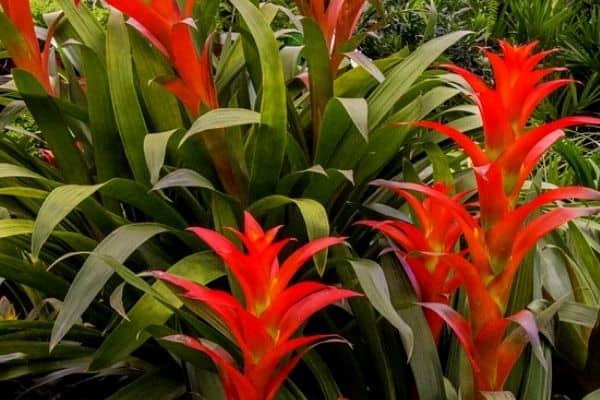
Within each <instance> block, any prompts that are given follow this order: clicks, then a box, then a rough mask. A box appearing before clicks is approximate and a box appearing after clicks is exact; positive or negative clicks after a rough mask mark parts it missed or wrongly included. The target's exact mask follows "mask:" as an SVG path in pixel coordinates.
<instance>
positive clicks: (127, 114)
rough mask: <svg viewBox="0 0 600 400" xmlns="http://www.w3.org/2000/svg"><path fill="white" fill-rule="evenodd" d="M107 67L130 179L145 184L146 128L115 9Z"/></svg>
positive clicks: (120, 18)
mask: <svg viewBox="0 0 600 400" xmlns="http://www.w3.org/2000/svg"><path fill="white" fill-rule="evenodd" d="M106 64H107V67H106V72H107V74H108V85H109V89H110V97H111V102H112V106H113V112H114V114H115V120H116V123H117V127H118V128H119V134H120V135H121V141H122V143H123V148H124V150H125V154H126V156H127V160H128V161H129V165H130V167H131V170H132V171H133V176H134V177H135V179H136V180H137V181H139V182H141V183H143V184H145V183H147V182H149V179H150V178H149V174H148V170H147V169H146V161H145V159H144V137H145V136H146V134H147V132H148V129H147V128H146V123H145V121H144V115H143V113H142V107H141V106H140V102H139V99H138V96H137V91H136V87H135V79H134V75H133V62H132V56H131V45H130V42H129V33H128V32H127V26H126V25H125V22H124V21H123V16H122V15H121V14H120V13H119V12H117V11H115V10H114V9H113V10H112V11H111V14H110V17H109V20H108V28H107V35H106Z"/></svg>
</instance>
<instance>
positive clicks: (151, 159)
mask: <svg viewBox="0 0 600 400" xmlns="http://www.w3.org/2000/svg"><path fill="white" fill-rule="evenodd" d="M178 132H180V131H179V130H178V129H173V130H170V131H166V132H160V133H153V134H151V135H146V137H145V138H144V156H145V158H146V165H147V167H148V171H149V172H150V183H151V184H152V185H155V184H156V182H158V180H159V179H160V171H161V169H162V167H163V165H164V163H165V156H166V154H167V146H168V145H169V141H170V140H171V138H172V137H173V135H175V134H176V133H178Z"/></svg>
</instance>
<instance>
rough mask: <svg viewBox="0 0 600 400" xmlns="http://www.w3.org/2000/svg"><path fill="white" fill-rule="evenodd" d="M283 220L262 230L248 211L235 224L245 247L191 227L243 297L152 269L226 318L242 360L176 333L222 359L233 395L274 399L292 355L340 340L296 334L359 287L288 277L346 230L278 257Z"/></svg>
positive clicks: (221, 369) (282, 244) (231, 399)
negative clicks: (239, 223)
mask: <svg viewBox="0 0 600 400" xmlns="http://www.w3.org/2000/svg"><path fill="white" fill-rule="evenodd" d="M280 228H281V227H275V228H272V229H270V230H268V231H267V232H265V231H263V229H262V228H261V226H260V225H259V224H258V222H257V221H256V220H255V219H254V218H253V217H252V215H250V213H248V212H246V213H245V214H244V232H239V231H237V230H234V229H232V232H233V233H235V235H236V237H237V238H238V239H239V240H240V241H241V242H242V243H243V245H244V247H245V248H246V252H242V251H240V250H239V249H238V248H237V246H235V245H234V244H233V243H232V242H231V241H229V240H228V239H227V238H225V237H224V236H222V235H221V234H219V233H217V232H214V231H211V230H209V229H205V228H190V230H191V231H192V232H194V233H195V234H196V235H198V237H200V238H201V239H202V240H204V241H205V242H206V243H207V244H208V245H209V246H210V247H211V248H212V249H213V250H214V251H215V252H216V253H217V255H218V256H219V257H220V258H221V259H223V261H224V262H225V264H226V265H227V267H228V268H229V270H230V271H231V273H232V275H233V276H234V277H235V278H236V281H237V282H238V283H239V285H240V287H241V290H242V293H243V297H244V298H243V302H240V301H239V300H237V299H236V298H234V297H233V296H232V295H230V294H229V293H227V292H224V291H220V290H214V289H209V288H206V287H203V286H200V285H197V284H195V283H193V282H191V281H189V280H186V279H183V278H181V277H177V276H174V275H171V274H169V273H166V272H155V273H154V276H155V277H156V278H158V279H160V280H163V281H165V282H168V283H169V284H171V285H173V286H175V287H176V288H178V289H180V290H182V291H183V293H182V295H183V296H184V297H186V298H188V299H191V300H194V301H199V302H202V303H204V304H205V305H206V306H208V307H209V308H210V309H211V310H212V311H213V312H214V313H215V315H217V316H218V317H219V318H220V319H221V320H222V321H223V323H224V324H225V325H226V326H227V328H228V332H229V333H230V334H231V336H232V337H233V339H234V341H235V343H236V344H237V345H238V346H239V348H240V350H241V352H242V358H243V368H239V367H238V366H237V364H236V361H235V360H234V358H233V357H232V356H231V355H230V354H229V353H227V351H226V350H225V349H223V348H222V347H221V346H219V345H217V344H215V343H210V342H206V341H203V340H196V339H194V338H191V337H187V336H180V335H178V336H171V337H167V340H172V341H176V342H180V343H183V344H185V345H186V346H188V347H191V348H193V349H196V350H200V351H202V352H204V353H205V354H207V355H208V356H209V357H210V358H211V359H212V360H213V361H214V362H215V364H216V365H217V366H218V368H219V374H220V375H221V378H222V380H223V387H224V389H225V392H226V394H227V398H228V399H229V400H241V399H248V400H263V399H265V400H272V399H274V398H275V396H276V395H277V392H278V390H279V388H280V386H281V385H282V384H283V383H284V382H285V380H286V379H287V376H288V375H289V374H290V372H291V371H292V370H293V369H294V367H295V366H296V364H298V362H299V361H300V358H301V355H302V352H300V354H299V355H296V356H293V357H292V358H290V359H288V356H289V355H290V354H291V353H293V352H295V351H296V350H298V349H301V348H303V347H306V346H314V345H316V344H318V343H323V342H332V341H337V342H343V339H342V338H341V337H339V336H337V335H311V336H301V337H295V336H294V334H295V333H296V331H298V330H299V329H300V328H301V326H302V325H303V324H304V323H305V322H306V321H307V320H308V319H309V318H310V316H311V315H312V314H314V313H316V312H317V311H319V310H320V309H322V308H324V307H326V306H328V305H330V304H333V303H336V302H338V301H340V300H343V299H347V298H349V297H354V296H357V295H358V294H357V293H355V292H352V291H350V290H345V289H338V288H335V287H332V286H327V285H324V284H321V283H319V282H312V281H304V282H300V283H295V284H291V285H290V281H291V279H292V278H293V277H294V275H296V273H297V272H298V270H299V269H300V267H302V265H303V264H304V263H306V262H307V261H308V260H309V259H310V258H311V257H312V256H313V255H314V254H315V253H317V252H319V251H321V250H324V249H326V248H327V247H330V246H334V245H337V244H341V243H343V241H344V239H343V238H334V237H329V238H321V239H317V240H314V241H312V242H309V243H307V244H305V245H304V246H302V247H300V248H299V249H297V250H296V251H294V252H293V253H291V254H290V255H289V256H288V257H287V259H286V260H285V261H283V262H282V263H281V265H280V263H279V261H278V255H279V253H280V252H281V251H282V250H283V248H284V247H285V246H286V245H287V244H289V243H290V241H291V239H284V240H281V241H275V237H276V236H277V233H278V231H279V230H280Z"/></svg>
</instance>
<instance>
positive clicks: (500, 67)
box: [414, 41, 600, 230]
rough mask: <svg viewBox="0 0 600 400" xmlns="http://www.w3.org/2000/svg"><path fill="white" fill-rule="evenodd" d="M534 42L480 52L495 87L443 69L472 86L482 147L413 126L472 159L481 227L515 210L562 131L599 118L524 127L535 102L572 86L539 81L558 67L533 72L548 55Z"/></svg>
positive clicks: (451, 132) (460, 136)
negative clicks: (450, 141)
mask: <svg viewBox="0 0 600 400" xmlns="http://www.w3.org/2000/svg"><path fill="white" fill-rule="evenodd" d="M536 44H537V43H536V42H533V43H530V44H528V45H525V46H512V45H510V44H509V43H507V42H504V41H500V47H501V49H502V52H503V57H501V56H499V55H496V54H493V53H491V52H489V51H486V50H484V52H485V54H486V56H487V57H488V59H489V61H490V64H491V66H492V70H493V73H494V81H495V86H494V87H490V86H488V85H487V84H486V83H485V82H484V81H483V80H482V79H481V78H480V77H478V76H476V75H475V74H473V73H471V72H469V71H467V70H464V69H462V68H460V67H457V66H454V65H445V67H446V68H447V69H449V70H451V71H453V72H455V73H457V74H459V75H460V76H461V77H463V78H464V79H465V81H466V82H467V83H468V85H469V86H470V87H471V90H472V92H471V97H472V98H473V99H474V101H475V103H476V104H477V106H478V108H479V111H480V114H481V117H482V121H483V134H484V145H483V147H480V146H479V145H478V144H477V143H475V142H474V141H472V140H471V139H470V138H469V137H468V136H467V135H465V134H464V133H462V132H460V131H458V130H456V129H454V128H452V127H450V126H447V125H443V124H440V123H438V122H431V121H420V122H416V123H414V124H415V125H418V126H422V127H427V128H432V129H435V130H437V131H439V132H440V133H442V134H444V135H446V136H448V137H450V138H452V139H453V140H454V141H456V142H457V144H458V145H459V146H461V147H462V148H463V150H464V151H465V153H467V155H468V156H469V157H470V158H471V161H472V162H473V165H474V166H475V168H474V171H475V175H476V178H477V184H478V188H479V191H480V202H481V219H482V225H483V227H484V228H485V229H486V230H488V229H490V228H491V227H492V226H494V225H495V224H496V223H497V222H499V221H501V220H502V219H503V218H504V214H505V213H506V212H507V211H508V210H510V209H512V208H514V207H515V205H516V203H517V201H518V198H519V194H520V192H521V189H522V186H523V183H524V182H525V180H526V179H527V177H528V176H529V174H530V173H531V171H532V170H533V168H534V167H535V165H536V164H537V162H538V160H539V159H540V158H541V157H542V155H543V154H544V153H545V152H546V151H547V150H548V149H549V148H550V147H551V146H552V145H553V144H554V143H555V142H556V141H557V140H559V139H560V138H562V137H563V136H564V132H562V131H561V129H563V128H567V127H570V126H574V125H600V119H598V118H593V117H586V116H577V117H565V118H561V119H559V120H556V121H552V122H549V123H546V124H543V125H540V126H536V127H529V126H527V123H528V121H529V119H530V118H531V115H532V113H533V112H534V110H535V109H536V107H537V106H538V105H539V104H540V102H541V101H542V100H543V99H544V98H545V97H547V96H548V95H549V94H551V93H552V92H553V91H555V90H556V89H558V88H560V87H562V86H564V85H566V84H568V83H569V82H571V81H570V80H568V79H557V80H550V81H546V82H542V80H543V79H544V78H545V77H547V76H548V75H550V74H552V73H553V72H557V71H562V70H563V69H562V68H543V69H536V67H537V65H538V64H539V63H540V62H541V61H542V60H543V59H544V58H545V57H546V56H547V55H548V54H550V53H552V51H544V52H540V53H532V52H533V49H534V48H535V46H536Z"/></svg>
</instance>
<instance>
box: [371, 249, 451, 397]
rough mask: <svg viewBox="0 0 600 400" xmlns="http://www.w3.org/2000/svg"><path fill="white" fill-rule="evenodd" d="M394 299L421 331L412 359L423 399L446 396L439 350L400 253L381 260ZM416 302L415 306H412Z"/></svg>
mask: <svg viewBox="0 0 600 400" xmlns="http://www.w3.org/2000/svg"><path fill="white" fill-rule="evenodd" d="M381 266H382V268H383V270H384V274H385V278H386V281H387V286H388V288H389V291H390V299H391V301H392V304H393V306H394V309H396V311H397V313H398V314H399V315H400V317H402V319H403V320H404V321H406V323H408V325H409V326H410V328H411V329H412V332H418V334H417V335H415V336H414V347H415V349H417V351H415V352H414V353H413V354H412V358H411V359H410V367H411V369H412V373H413V376H414V377H415V385H416V387H417V391H418V393H419V398H420V399H422V400H441V399H445V394H446V391H445V388H444V379H443V378H444V376H443V373H442V366H441V363H440V359H439V355H438V349H437V345H436V343H435V341H434V340H433V337H432V336H431V333H430V332H431V331H430V329H429V325H428V324H427V320H426V319H425V316H424V315H423V310H422V309H421V307H419V306H416V305H414V304H415V302H416V301H417V299H416V297H415V295H414V291H413V289H412V287H411V285H410V282H409V280H408V278H406V275H405V274H404V271H403V270H402V266H401V265H399V264H398V259H397V257H396V256H394V255H391V254H387V255H385V256H383V257H382V259H381ZM411 304H413V305H411Z"/></svg>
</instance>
